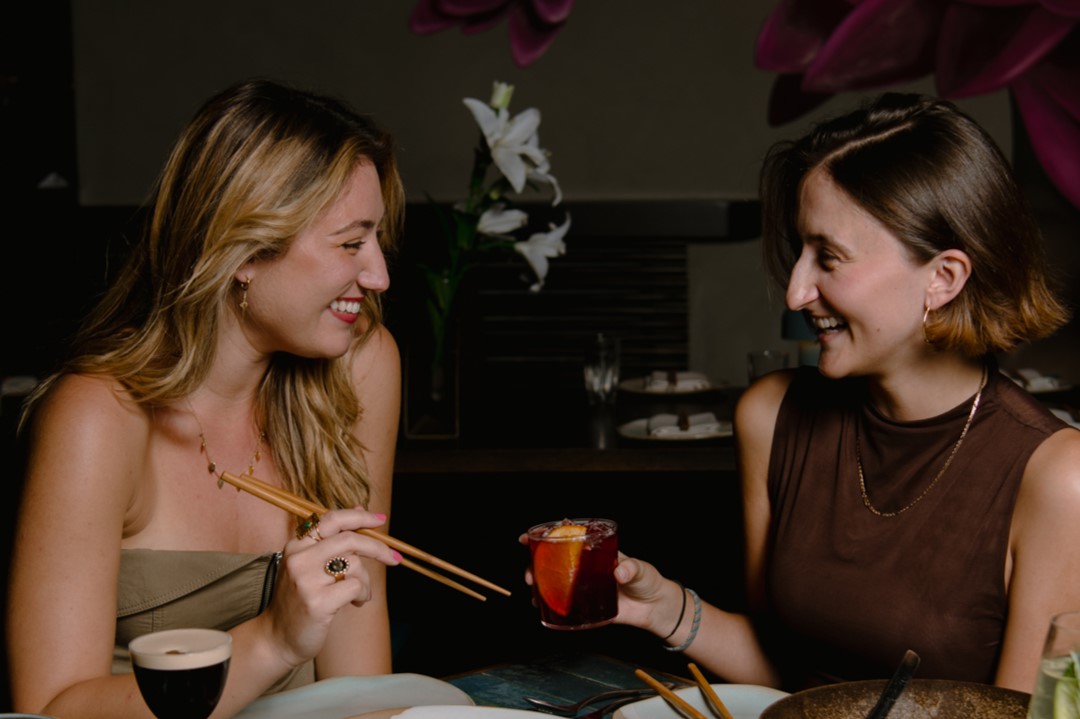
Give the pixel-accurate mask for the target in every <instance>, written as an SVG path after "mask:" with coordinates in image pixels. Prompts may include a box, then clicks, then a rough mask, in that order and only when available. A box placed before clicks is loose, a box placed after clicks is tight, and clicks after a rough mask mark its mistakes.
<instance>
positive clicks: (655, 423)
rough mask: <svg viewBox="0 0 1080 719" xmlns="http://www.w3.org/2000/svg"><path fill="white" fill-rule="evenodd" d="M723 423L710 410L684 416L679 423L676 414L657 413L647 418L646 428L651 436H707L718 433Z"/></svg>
mask: <svg viewBox="0 0 1080 719" xmlns="http://www.w3.org/2000/svg"><path fill="white" fill-rule="evenodd" d="M725 424H726V423H723V424H722V423H721V422H720V421H718V420H717V419H716V415H715V414H713V413H712V412H701V413H699V414H692V415H689V416H685V417H684V418H683V421H682V422H681V423H680V422H679V415H677V414H657V415H653V416H652V417H650V418H649V422H648V428H649V435H650V436H652V437H708V436H712V435H715V434H720V433H721V431H722V430H723V429H724V425H725Z"/></svg>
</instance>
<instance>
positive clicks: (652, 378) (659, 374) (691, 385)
mask: <svg viewBox="0 0 1080 719" xmlns="http://www.w3.org/2000/svg"><path fill="white" fill-rule="evenodd" d="M709 386H710V385H709V378H708V377H706V376H705V375H703V374H702V373H700V372H664V371H662V370H658V371H656V372H653V373H652V374H650V375H649V376H648V377H646V378H645V389H647V390H649V391H650V392H687V391H690V390H699V389H709Z"/></svg>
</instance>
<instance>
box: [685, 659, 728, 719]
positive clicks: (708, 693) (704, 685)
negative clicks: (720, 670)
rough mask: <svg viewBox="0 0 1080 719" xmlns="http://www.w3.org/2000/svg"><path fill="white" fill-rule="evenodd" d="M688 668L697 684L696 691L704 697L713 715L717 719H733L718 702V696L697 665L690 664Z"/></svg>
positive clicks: (726, 709) (721, 703) (719, 701)
mask: <svg viewBox="0 0 1080 719" xmlns="http://www.w3.org/2000/svg"><path fill="white" fill-rule="evenodd" d="M687 666H688V667H689V668H690V673H691V674H693V675H694V680H695V681H696V682H697V683H698V689H700V690H701V693H702V694H703V695H704V696H705V703H706V704H707V705H708V707H709V708H710V709H712V712H713V714H715V715H716V716H717V717H719V719H734V717H732V716H731V712H729V711H728V708H727V707H726V706H724V702H722V701H721V700H720V696H719V695H718V694H717V693H716V690H715V689H713V688H712V684H710V683H709V681H708V680H707V679H706V678H705V675H704V674H702V673H701V670H700V669H698V668H697V664H694V663H693V662H690V663H689V664H688V665H687Z"/></svg>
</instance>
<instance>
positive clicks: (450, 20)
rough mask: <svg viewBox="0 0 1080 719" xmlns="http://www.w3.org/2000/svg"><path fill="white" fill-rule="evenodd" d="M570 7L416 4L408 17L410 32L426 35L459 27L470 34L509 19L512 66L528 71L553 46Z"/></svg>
mask: <svg viewBox="0 0 1080 719" xmlns="http://www.w3.org/2000/svg"><path fill="white" fill-rule="evenodd" d="M573 7H574V0H419V1H418V2H417V3H416V6H415V7H414V8H413V11H412V14H411V15H410V16H409V29H410V30H412V31H413V32H415V33H417V34H418V35H429V34H431V33H434V32H439V31H440V30H446V29H448V28H452V27H456V26H460V27H461V31H462V32H464V33H466V34H472V33H477V32H482V31H484V30H488V29H490V28H492V27H494V26H495V25H497V24H498V23H499V22H501V21H502V19H503V17H504V16H507V15H509V25H510V51H511V53H512V54H513V56H514V62H515V63H516V64H517V66H518V67H528V66H529V65H531V64H532V63H534V62H535V61H536V60H537V59H538V58H539V57H540V56H541V55H543V54H544V52H545V51H546V50H547V49H548V47H549V46H550V45H551V43H552V42H554V40H555V36H556V35H557V34H558V33H559V30H561V29H562V26H563V25H564V24H566V19H567V18H568V17H569V16H570V10H571V9H572V8H573Z"/></svg>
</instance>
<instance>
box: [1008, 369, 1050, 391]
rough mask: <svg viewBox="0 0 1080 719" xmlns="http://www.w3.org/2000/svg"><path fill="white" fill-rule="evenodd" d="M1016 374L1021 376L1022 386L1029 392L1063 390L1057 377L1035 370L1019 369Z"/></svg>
mask: <svg viewBox="0 0 1080 719" xmlns="http://www.w3.org/2000/svg"><path fill="white" fill-rule="evenodd" d="M1016 374H1018V375H1019V376H1020V385H1021V386H1022V387H1023V388H1024V389H1026V390H1027V391H1028V392H1053V391H1054V390H1056V389H1060V388H1061V383H1060V382H1058V378H1057V377H1053V376H1050V375H1044V374H1041V373H1040V372H1039V371H1038V370H1034V369H1018V370H1016Z"/></svg>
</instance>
